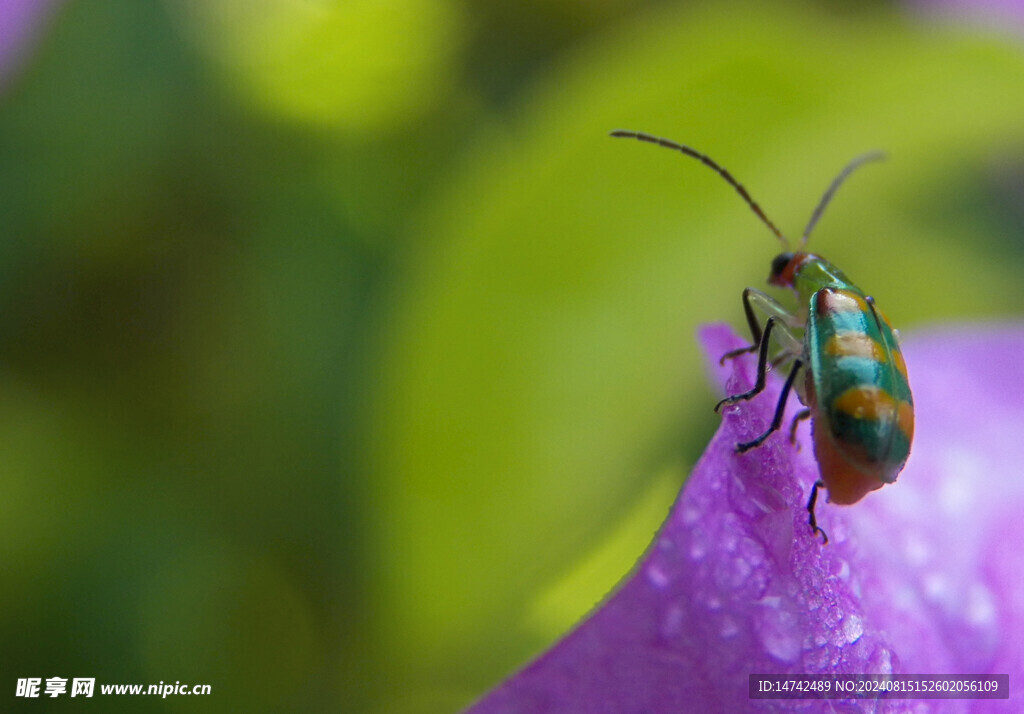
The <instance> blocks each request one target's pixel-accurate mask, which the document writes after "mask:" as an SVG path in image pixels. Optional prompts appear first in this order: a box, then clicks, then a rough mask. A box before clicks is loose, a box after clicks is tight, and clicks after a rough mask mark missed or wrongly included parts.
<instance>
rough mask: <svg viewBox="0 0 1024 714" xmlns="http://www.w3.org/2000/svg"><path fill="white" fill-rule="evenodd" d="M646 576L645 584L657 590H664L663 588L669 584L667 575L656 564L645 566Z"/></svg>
mask: <svg viewBox="0 0 1024 714" xmlns="http://www.w3.org/2000/svg"><path fill="white" fill-rule="evenodd" d="M646 574H647V582H649V583H650V584H651V585H653V586H654V587H656V588H658V589H659V590H662V589H664V588H665V586H666V585H668V584H669V582H670V578H669V577H668V573H666V572H665V571H664V570H663V569H662V568H661V566H660V565H658V564H657V563H652V564H651V565H649V566H647V570H646Z"/></svg>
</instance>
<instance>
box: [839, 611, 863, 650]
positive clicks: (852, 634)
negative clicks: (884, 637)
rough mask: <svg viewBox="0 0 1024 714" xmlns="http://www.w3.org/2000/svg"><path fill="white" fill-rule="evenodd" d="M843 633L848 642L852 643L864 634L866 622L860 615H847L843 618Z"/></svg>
mask: <svg viewBox="0 0 1024 714" xmlns="http://www.w3.org/2000/svg"><path fill="white" fill-rule="evenodd" d="M843 634H844V635H845V636H846V642H847V643H848V644H851V645H852V644H853V643H854V642H856V641H857V640H859V639H860V638H861V635H863V634H864V622H863V620H861V618H860V616H859V615H847V617H846V619H845V620H843Z"/></svg>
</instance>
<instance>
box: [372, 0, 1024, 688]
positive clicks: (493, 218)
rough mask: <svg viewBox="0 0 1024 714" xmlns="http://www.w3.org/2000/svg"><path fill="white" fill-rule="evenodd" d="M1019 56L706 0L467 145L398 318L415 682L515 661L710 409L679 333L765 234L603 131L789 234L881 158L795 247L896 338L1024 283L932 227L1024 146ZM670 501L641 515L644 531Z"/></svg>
mask: <svg viewBox="0 0 1024 714" xmlns="http://www.w3.org/2000/svg"><path fill="white" fill-rule="evenodd" d="M1022 73H1024V54H1022V52H1021V49H1020V47H1018V46H1015V45H1012V44H1010V43H1008V42H1005V41H1002V40H997V39H993V38H990V37H985V36H980V35H977V34H975V35H973V36H963V35H957V34H955V33H954V32H942V31H939V30H937V29H935V28H933V27H929V28H923V27H915V26H914V25H912V24H910V23H909V22H908V21H907V20H906V19H905V18H903V17H902V16H899V15H896V14H894V13H891V12H888V11H885V10H879V9H874V10H873V11H871V12H864V13H857V12H854V11H847V12H846V13H845V14H830V13H829V12H828V11H826V10H824V9H822V8H819V7H816V6H805V5H800V4H791V5H786V6H782V5H773V6H772V7H771V8H766V7H764V6H762V5H757V4H749V3H748V4H740V5H732V4H730V5H728V6H713V5H707V6H702V7H701V8H699V9H682V10H680V9H672V10H666V11H664V12H658V13H654V14H651V15H650V16H648V17H646V18H643V19H642V20H641V21H639V22H636V23H634V24H631V25H629V26H626V27H624V28H622V30H621V31H620V32H618V33H616V34H615V35H613V36H610V37H607V38H604V39H603V40H602V41H600V42H595V43H594V44H592V45H590V46H589V47H587V48H585V49H584V50H582V51H581V52H579V53H578V54H577V55H576V56H575V57H573V58H572V60H571V61H570V62H568V63H567V65H566V66H565V67H563V68H561V69H560V70H559V71H557V72H553V73H552V74H551V75H550V76H549V77H547V78H546V81H545V82H544V83H543V85H542V86H541V87H540V89H539V90H538V91H537V92H536V93H535V94H534V95H533V96H531V97H530V98H529V103H528V106H527V107H525V108H524V111H523V112H522V114H521V115H520V116H519V117H517V118H516V120H515V122H514V124H513V125H512V126H511V127H510V128H509V129H508V131H507V132H505V133H498V132H497V131H492V132H490V133H486V132H485V133H483V134H482V135H481V136H480V137H479V140H478V146H477V150H476V152H475V153H474V154H473V155H471V156H470V157H468V159H467V161H466V164H465V167H464V172H463V174H462V176H461V177H460V178H458V179H457V180H455V181H453V182H451V183H450V184H448V185H446V186H443V187H441V188H439V190H438V194H437V198H436V201H435V202H434V205H433V206H432V210H431V211H429V212H428V213H427V215H425V216H424V218H423V220H422V222H420V223H416V224H415V225H413V226H412V227H411V228H410V233H412V234H414V235H421V236H423V246H424V248H423V249H422V250H421V251H419V252H418V253H417V254H416V255H414V256H413V257H412V258H411V260H410V262H409V265H408V270H409V272H410V273H411V274H412V275H413V279H412V280H411V281H410V282H409V285H408V286H406V287H405V288H404V289H403V290H402V291H401V292H400V294H399V295H397V296H396V298H395V300H396V306H395V310H396V312H398V314H399V316H400V318H399V319H398V320H396V322H395V324H394V325H390V326H389V329H388V330H387V335H386V338H387V355H386V360H385V362H384V365H383V366H382V368H381V374H380V377H379V386H380V388H381V390H382V395H381V399H380V402H379V411H378V421H377V432H376V435H375V437H374V439H375V447H376V472H375V476H374V483H376V484H377V485H378V489H379V499H378V500H377V503H378V509H377V514H378V518H379V519H380V521H381V524H382V525H381V530H380V534H379V538H380V541H379V553H380V556H381V558H382V559H383V564H382V572H381V578H382V587H383V588H384V589H385V590H384V593H385V596H386V599H385V600H384V605H383V607H382V610H381V613H382V618H381V621H380V624H381V627H382V629H383V631H384V632H385V633H386V635H387V638H388V639H387V640H386V642H387V645H386V647H385V650H384V656H385V658H386V659H387V660H389V661H396V662H402V663H404V664H403V665H402V666H403V669H402V671H403V672H405V673H406V676H415V674H413V675H409V671H411V672H413V673H416V672H418V673H419V677H420V678H421V680H422V681H423V682H428V681H436V679H437V678H438V677H440V676H441V675H442V673H443V672H446V671H448V668H450V667H451V666H452V665H453V663H455V662H461V663H467V662H468V663H471V664H464V665H463V668H464V671H465V672H466V676H467V680H466V681H475V682H478V683H479V684H480V685H481V686H482V685H483V684H485V683H487V682H494V681H495V680H496V679H497V678H499V677H500V676H501V674H502V673H503V672H506V673H507V672H508V671H509V669H510V668H511V667H513V666H515V665H516V664H518V663H522V662H523V661H524V660H525V659H526V658H527V656H528V655H529V654H531V653H532V652H535V651H536V650H537V649H538V648H539V647H541V646H542V645H543V644H544V643H545V642H549V641H551V640H552V639H553V638H554V637H555V636H556V635H557V634H558V633H559V631H561V630H564V629H565V628H567V627H569V626H570V625H571V624H572V622H573V619H574V617H578V616H581V615H582V614H584V613H585V612H586V611H587V610H588V609H589V608H590V607H591V606H592V605H593V604H594V603H595V602H597V601H598V600H599V599H600V598H601V597H602V596H603V595H604V594H605V592H606V591H607V590H608V589H609V588H610V587H612V586H613V585H614V583H615V582H616V581H617V579H618V578H619V577H620V576H621V575H622V574H623V573H624V572H625V571H626V570H627V569H628V568H629V567H630V566H631V564H632V560H633V558H635V557H636V556H638V555H639V552H637V553H633V554H631V555H622V556H621V557H619V558H618V559H617V560H616V561H615V562H613V563H607V564H606V568H607V569H606V571H605V572H604V577H603V579H599V580H597V581H595V579H594V578H592V577H591V579H590V581H589V582H588V583H587V584H586V585H585V586H583V585H581V586H580V588H579V590H578V592H577V593H576V603H577V606H576V609H575V610H574V612H573V614H572V615H569V614H565V615H564V616H563V619H562V620H561V621H560V622H559V623H557V626H556V624H555V623H551V624H550V628H548V629H545V630H544V631H535V630H531V629H530V627H529V625H528V622H529V620H528V618H527V617H526V612H527V611H528V610H529V609H530V608H531V600H532V599H533V598H534V597H536V596H537V595H538V593H541V592H543V591H545V590H546V588H548V587H549V586H551V585H553V583H554V582H556V581H557V580H559V578H560V574H561V573H563V572H565V570H566V569H567V568H570V567H571V565H572V564H573V563H574V562H575V561H577V560H578V559H580V558H581V557H584V556H585V555H586V554H587V553H588V551H590V550H591V549H592V547H593V544H594V543H595V542H599V541H600V539H601V537H600V534H602V533H605V532H607V531H608V530H609V529H611V528H613V526H614V524H615V523H616V522H617V521H618V520H619V519H623V518H626V517H627V516H626V514H627V512H628V510H629V508H630V507H631V504H634V503H638V502H640V501H639V499H640V498H641V495H642V494H643V492H644V490H645V488H646V487H647V486H646V485H645V484H647V483H649V480H650V478H651V476H652V475H653V474H654V473H656V472H657V471H658V470H659V469H660V468H662V467H664V466H665V465H668V464H671V463H673V462H675V461H677V460H678V459H680V458H681V455H683V454H685V455H688V457H689V455H692V454H693V453H695V452H699V448H700V443H701V442H702V440H703V438H704V436H705V435H706V433H707V431H706V430H707V429H708V428H709V425H711V426H713V425H714V423H715V421H716V417H715V416H714V415H713V414H712V412H711V405H712V403H713V400H712V398H711V397H710V395H709V394H708V392H707V389H706V387H705V386H704V383H703V375H702V369H701V366H700V365H699V363H698V362H697V359H696V357H695V346H694V339H693V335H694V330H695V328H696V326H697V325H698V324H699V323H702V322H708V321H716V320H722V319H730V320H732V321H734V322H735V323H736V324H742V322H741V320H740V318H739V316H740V310H739V293H740V290H741V289H742V288H743V287H744V286H745V285H748V284H754V285H761V284H762V283H763V280H764V276H765V275H766V274H767V270H768V264H769V261H770V260H771V258H772V257H773V256H774V255H775V253H776V252H777V251H778V245H777V243H775V241H774V238H773V237H772V236H771V234H770V233H768V231H767V230H765V228H764V227H763V226H761V225H759V224H758V222H757V220H756V219H755V218H754V217H753V216H752V215H751V213H750V211H749V210H748V209H747V208H746V207H745V206H744V205H743V204H742V202H741V201H740V200H739V199H738V198H737V197H736V196H735V195H734V193H733V192H732V191H731V189H729V187H728V186H726V185H725V184H724V183H723V182H722V181H721V180H720V179H719V178H718V177H716V176H715V175H714V174H713V173H711V172H709V171H707V170H706V169H705V168H703V167H701V166H700V165H698V164H697V163H695V162H693V161H691V160H689V159H684V158H683V157H681V156H679V155H677V154H671V153H669V152H666V151H661V150H655V149H653V148H651V147H648V146H640V145H639V144H636V143H635V142H634V143H626V142H624V141H621V140H617V141H613V140H611V139H608V138H607V137H606V134H607V132H608V131H609V130H610V129H614V128H630V129H639V130H644V131H648V132H651V133H655V134H661V135H666V136H669V137H671V138H674V139H677V140H680V141H684V142H686V143H689V144H691V145H693V146H695V147H697V148H699V149H700V150H702V151H706V152H708V153H710V154H711V155H712V156H713V157H715V159H716V160H718V161H719V162H721V163H722V164H724V165H725V166H726V167H728V168H729V169H730V170H731V171H732V172H733V174H734V175H736V176H738V177H740V179H741V180H742V181H743V182H744V183H745V185H746V186H747V187H748V188H749V189H750V191H751V192H752V193H753V195H754V196H755V197H756V198H757V200H758V201H759V202H760V203H761V205H762V206H764V207H765V208H766V210H767V211H768V213H769V215H771V216H772V218H773V220H774V221H775V222H776V223H777V224H779V225H780V226H783V227H788V231H789V232H790V233H791V234H795V235H796V236H798V235H799V230H801V229H802V227H803V225H804V223H805V222H806V220H807V217H808V216H809V214H810V212H811V209H812V208H813V207H814V205H815V204H816V202H817V200H818V198H819V196H820V195H821V193H822V192H823V191H824V189H825V188H826V187H827V185H828V183H829V181H830V180H831V179H832V178H833V176H834V175H835V173H836V172H837V171H838V170H839V168H841V167H842V166H843V165H844V164H845V163H846V161H847V160H848V159H850V158H851V157H853V156H854V155H856V154H858V153H861V152H863V151H865V150H868V149H872V148H882V149H885V150H886V151H887V152H889V154H890V156H891V159H890V161H889V162H888V163H886V164H882V165H876V166H871V167H870V168H865V169H863V170H862V171H860V172H859V173H858V174H857V175H856V176H855V177H853V178H852V179H851V181H850V182H849V183H848V184H847V185H845V186H844V187H843V189H842V191H841V192H840V193H839V195H838V196H837V197H836V199H835V201H834V202H833V203H832V205H831V206H830V208H829V211H828V213H827V214H826V215H825V217H824V218H823V220H822V221H821V223H820V224H819V226H818V228H817V230H816V234H815V236H814V238H813V242H812V248H813V249H814V250H817V251H820V252H822V253H824V254H825V255H827V256H828V257H829V258H830V259H832V260H833V261H834V262H836V263H837V264H838V265H840V266H842V267H843V268H844V269H845V270H847V271H848V273H849V274H850V275H851V276H852V277H853V278H854V279H855V280H857V281H858V282H859V284H860V285H861V286H862V287H863V288H864V289H865V290H867V291H869V292H873V293H874V294H875V295H876V297H877V298H878V301H879V304H880V305H881V306H882V307H883V308H884V309H885V310H886V312H887V313H888V314H889V316H890V317H891V318H892V319H893V320H894V321H895V322H896V323H897V324H898V325H900V326H902V327H904V329H906V328H908V327H912V326H913V325H914V324H917V323H920V322H923V321H927V320H934V319H940V318H942V317H948V316H950V315H979V314H985V313H991V312H992V311H999V310H1000V309H1001V308H1002V307H1003V306H1005V305H1007V304H1019V302H1020V299H1021V298H1022V297H1024V289H1022V287H1021V285H1020V282H1019V279H1018V276H1017V274H1016V270H1015V266H1014V264H1013V263H1012V262H1011V261H1008V260H1007V259H1006V256H1005V255H1002V254H999V253H998V252H994V251H985V250H976V249H974V248H973V247H972V244H971V243H970V242H969V241H970V238H971V236H970V235H969V234H966V233H965V232H964V228H965V226H963V225H958V224H956V223H948V224H941V225H936V224H935V223H934V222H933V221H931V220H929V212H930V208H929V205H930V204H929V203H928V200H927V197H928V196H931V195H934V194H936V193H937V192H938V193H939V194H940V195H941V193H942V192H943V190H949V189H944V187H949V186H958V185H959V186H963V185H964V184H970V183H976V182H979V181H982V180H984V173H985V171H986V164H987V162H988V161H989V159H990V158H991V157H993V156H996V155H998V154H1001V153H1003V152H1006V151H1007V150H1008V149H1017V150H1018V151H1019V150H1020V147H1021V146H1022V145H1024V144H1022V141H1024V129H1022V125H1021V123H1020V117H1021V116H1022V115H1024V92H1022V91H1021V85H1020V77H1021V76H1024V74H1022ZM915 209H916V210H915ZM910 367H911V379H912V378H913V366H912V365H911V366H910ZM668 504H669V500H666V501H665V504H664V505H665V508H667V507H668ZM663 515H664V514H663V512H662V513H660V514H659V513H656V512H650V513H649V518H647V519H644V520H643V521H642V522H638V520H637V519H633V521H632V522H633V523H634V527H635V528H637V529H638V531H637V532H638V533H642V534H643V535H642V536H641V537H642V538H643V539H644V540H646V539H649V537H650V535H651V534H652V533H653V531H654V529H655V528H656V527H657V525H658V524H659V522H660V519H661V518H662V517H663ZM407 670H408V671H407Z"/></svg>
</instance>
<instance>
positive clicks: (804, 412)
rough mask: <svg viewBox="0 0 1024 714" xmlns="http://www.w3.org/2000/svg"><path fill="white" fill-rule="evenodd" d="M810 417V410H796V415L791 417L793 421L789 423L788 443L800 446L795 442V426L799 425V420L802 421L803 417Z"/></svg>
mask: <svg viewBox="0 0 1024 714" xmlns="http://www.w3.org/2000/svg"><path fill="white" fill-rule="evenodd" d="M810 418H811V410H810V409H801V410H800V411H798V412H797V413H796V416H795V417H793V422H792V423H791V424H790V425H789V443H790V444H796V447H797V448H800V445H799V444H797V443H796V428H797V426H799V425H800V422H802V421H803V420H804V419H810Z"/></svg>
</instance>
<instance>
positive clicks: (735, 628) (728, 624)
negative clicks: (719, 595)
mask: <svg viewBox="0 0 1024 714" xmlns="http://www.w3.org/2000/svg"><path fill="white" fill-rule="evenodd" d="M739 631H740V628H739V625H737V624H736V621H735V620H734V619H732V618H731V617H726V618H725V619H724V620H722V627H721V629H719V631H718V632H719V634H720V635H721V636H722V639H726V640H727V639H729V638H730V637H735V636H736V633H737V632H739Z"/></svg>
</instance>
